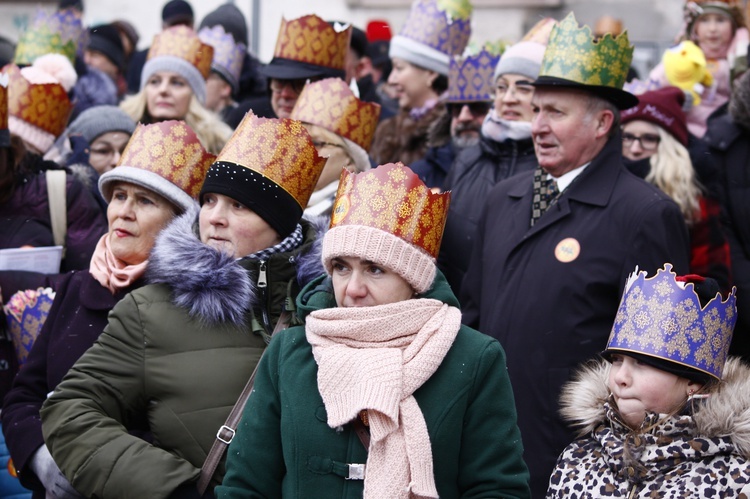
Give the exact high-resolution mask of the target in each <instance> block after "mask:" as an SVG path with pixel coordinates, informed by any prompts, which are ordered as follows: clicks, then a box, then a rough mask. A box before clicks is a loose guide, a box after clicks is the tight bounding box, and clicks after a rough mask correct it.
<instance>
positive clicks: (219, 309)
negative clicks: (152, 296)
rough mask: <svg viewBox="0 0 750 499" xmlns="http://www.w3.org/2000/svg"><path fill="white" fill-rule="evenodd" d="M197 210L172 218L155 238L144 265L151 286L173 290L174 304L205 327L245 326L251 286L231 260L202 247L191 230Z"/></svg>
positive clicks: (252, 296) (251, 301) (252, 293)
mask: <svg viewBox="0 0 750 499" xmlns="http://www.w3.org/2000/svg"><path fill="white" fill-rule="evenodd" d="M199 211H200V207H199V206H198V203H197V202H196V203H194V205H193V207H192V208H191V209H190V210H188V211H186V212H185V213H184V214H182V215H181V216H179V217H177V218H175V219H174V220H173V221H172V222H171V223H170V224H169V225H168V226H167V227H166V228H165V229H164V230H162V231H161V233H160V234H159V236H158V237H157V239H156V244H155V245H154V249H153V250H152V251H151V256H150V258H149V263H148V273H147V279H148V281H149V282H150V283H163V284H166V285H168V286H169V287H170V288H171V289H172V297H173V301H174V303H175V305H177V306H179V307H182V308H185V309H187V310H188V312H189V314H190V316H191V317H195V318H198V319H199V320H201V321H203V322H204V323H206V324H216V323H222V322H229V323H234V324H236V325H244V324H245V320H246V314H247V312H248V311H249V310H250V309H251V308H252V306H253V304H254V302H255V296H256V289H255V284H254V283H253V282H252V280H251V279H250V276H249V274H248V272H247V270H245V269H244V268H243V267H241V266H240V265H239V264H238V263H237V261H236V259H235V258H234V257H233V256H230V255H228V254H226V253H224V252H221V251H217V250H215V249H213V248H211V247H210V246H207V245H205V244H203V243H202V242H201V241H200V239H199V237H198V234H197V233H196V231H195V230H194V226H195V224H196V221H197V219H198V213H199Z"/></svg>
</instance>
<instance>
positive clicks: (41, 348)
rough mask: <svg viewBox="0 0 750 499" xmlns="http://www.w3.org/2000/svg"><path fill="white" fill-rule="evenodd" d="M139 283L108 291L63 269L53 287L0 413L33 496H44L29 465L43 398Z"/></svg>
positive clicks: (38, 439) (38, 442) (83, 274)
mask: <svg viewBox="0 0 750 499" xmlns="http://www.w3.org/2000/svg"><path fill="white" fill-rule="evenodd" d="M140 284H142V281H141V282H139V283H137V284H136V285H134V286H132V287H131V288H129V289H127V290H122V291H120V292H118V293H116V294H114V295H113V294H112V293H111V292H110V291H109V290H108V289H106V288H105V287H103V286H102V285H101V284H100V283H99V282H98V281H97V280H96V279H94V278H93V277H92V276H91V274H90V273H89V271H88V270H81V271H78V272H73V273H69V274H66V275H65V277H64V279H63V280H62V281H61V282H60V284H59V286H58V288H57V294H56V296H55V301H54V302H53V304H52V308H51V309H50V311H49V315H48V317H47V320H46V322H45V323H44V326H43V327H42V330H41V332H40V333H39V336H38V337H37V339H36V341H35V342H34V346H33V348H32V349H31V352H30V353H29V356H28V358H27V360H26V363H25V364H24V365H23V368H21V370H20V371H19V373H18V375H17V376H16V379H15V381H14V382H13V388H12V390H11V391H10V393H8V395H7V396H6V398H5V403H4V404H3V410H2V412H1V413H0V414H1V415H2V422H3V433H4V434H5V440H6V442H7V443H8V448H9V450H10V454H11V457H12V458H13V464H14V465H15V467H16V470H17V472H18V476H19V478H20V479H21V483H23V484H24V485H25V486H26V487H28V488H30V489H34V491H35V492H34V497H40V498H44V497H45V491H44V488H43V487H42V484H41V483H40V482H39V481H38V479H37V477H36V475H35V474H34V472H33V471H32V470H31V467H30V463H31V458H32V457H33V455H34V453H35V452H36V451H37V450H38V449H39V447H41V446H42V444H44V437H43V436H42V420H41V418H40V416H39V411H40V409H41V408H42V404H43V403H44V401H45V400H46V399H47V395H48V394H49V393H50V392H52V390H54V389H55V387H56V386H57V385H58V384H59V383H60V381H62V379H63V377H64V376H65V374H66V373H67V372H68V370H69V369H70V368H71V367H72V366H73V364H74V363H75V362H76V360H78V359H79V358H80V357H81V355H83V353H84V352H85V351H86V350H88V348H89V347H91V345H93V344H94V341H96V339H97V338H98V337H99V335H100V334H101V332H102V331H103V330H104V327H105V326H106V325H107V314H108V313H109V311H110V310H111V309H112V308H113V307H114V306H115V304H116V303H117V302H118V301H119V300H120V299H122V298H123V297H124V296H125V295H126V294H127V293H128V292H129V291H132V290H134V289H137V288H138V287H139V286H140Z"/></svg>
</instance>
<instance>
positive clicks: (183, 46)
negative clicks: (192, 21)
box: [147, 25, 214, 80]
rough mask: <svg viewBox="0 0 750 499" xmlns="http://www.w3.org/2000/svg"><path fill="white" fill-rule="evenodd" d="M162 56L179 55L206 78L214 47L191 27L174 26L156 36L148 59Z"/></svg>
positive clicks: (209, 70)
mask: <svg viewBox="0 0 750 499" xmlns="http://www.w3.org/2000/svg"><path fill="white" fill-rule="evenodd" d="M160 56H172V57H177V58H179V59H183V60H185V61H187V62H189V63H190V64H192V65H193V66H195V68H196V69H197V70H198V72H200V74H201V75H202V76H203V79H204V80H205V79H206V78H208V75H209V73H210V72H211V61H212V60H213V57H214V48H213V47H212V46H211V45H209V44H207V43H203V41H202V40H201V39H200V37H198V35H197V34H196V32H195V31H193V30H192V29H191V28H189V27H187V26H182V25H179V26H172V27H171V28H168V29H165V30H164V31H162V32H161V33H159V34H157V35H156V36H155V37H154V43H152V44H151V49H149V51H148V57H147V60H148V59H153V58H154V57H160Z"/></svg>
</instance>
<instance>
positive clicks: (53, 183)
mask: <svg viewBox="0 0 750 499" xmlns="http://www.w3.org/2000/svg"><path fill="white" fill-rule="evenodd" d="M45 176H46V177H47V198H48V199H49V219H50V222H51V224H52V237H53V239H54V240H55V246H62V247H63V258H65V236H66V235H67V232H68V209H67V205H66V199H65V178H66V174H65V170H47V171H46V172H45Z"/></svg>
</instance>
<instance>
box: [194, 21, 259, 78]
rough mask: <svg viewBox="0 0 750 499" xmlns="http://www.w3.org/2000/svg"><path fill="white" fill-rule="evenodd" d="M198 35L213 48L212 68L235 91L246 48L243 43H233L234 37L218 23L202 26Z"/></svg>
mask: <svg viewBox="0 0 750 499" xmlns="http://www.w3.org/2000/svg"><path fill="white" fill-rule="evenodd" d="M198 37H200V39H201V40H202V41H203V42H204V43H207V44H209V45H211V46H212V47H213V48H214V58H213V62H212V64H211V67H212V69H213V70H214V71H216V72H217V73H219V74H220V75H221V76H222V78H224V79H225V80H226V81H227V82H228V83H229V84H230V85H232V89H233V90H235V91H236V90H237V89H238V88H239V83H240V73H241V72H242V63H243V60H244V58H245V51H246V49H247V48H246V47H245V45H244V44H243V43H235V41H234V37H233V36H232V35H231V34H230V33H227V32H226V31H224V27H223V26H222V25H220V24H217V25H216V26H214V27H213V28H209V27H205V28H203V29H202V30H200V31H199V32H198Z"/></svg>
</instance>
